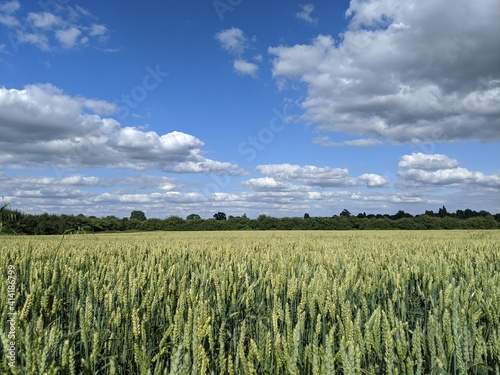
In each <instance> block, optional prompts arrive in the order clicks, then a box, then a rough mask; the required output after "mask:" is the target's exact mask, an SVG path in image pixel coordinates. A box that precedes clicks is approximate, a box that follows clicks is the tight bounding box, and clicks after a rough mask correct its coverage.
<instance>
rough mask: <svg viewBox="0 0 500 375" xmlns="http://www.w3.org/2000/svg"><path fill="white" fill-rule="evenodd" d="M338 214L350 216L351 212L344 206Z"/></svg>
mask: <svg viewBox="0 0 500 375" xmlns="http://www.w3.org/2000/svg"><path fill="white" fill-rule="evenodd" d="M340 216H345V217H349V216H351V213H350V212H349V211H348V210H347V209H345V208H344V209H343V210H342V212H341V213H340Z"/></svg>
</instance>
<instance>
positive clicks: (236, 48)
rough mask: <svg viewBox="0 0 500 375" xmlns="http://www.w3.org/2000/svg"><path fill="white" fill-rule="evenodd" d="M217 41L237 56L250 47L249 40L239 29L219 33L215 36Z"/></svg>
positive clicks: (234, 28)
mask: <svg viewBox="0 0 500 375" xmlns="http://www.w3.org/2000/svg"><path fill="white" fill-rule="evenodd" d="M215 39H216V40H218V41H219V43H220V44H221V46H222V48H224V49H225V50H226V51H228V52H230V53H233V54H236V55H239V54H241V53H242V52H243V51H244V50H245V49H246V48H247V46H248V39H247V37H246V36H245V34H244V33H243V30H241V29H239V28H237V27H233V28H231V29H225V30H222V31H219V32H218V33H217V34H215Z"/></svg>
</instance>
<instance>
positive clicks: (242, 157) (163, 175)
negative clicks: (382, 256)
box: [0, 0, 500, 218]
mask: <svg viewBox="0 0 500 375" xmlns="http://www.w3.org/2000/svg"><path fill="white" fill-rule="evenodd" d="M498 19H500V4H499V3H498V1H496V0H480V1H476V2H470V1H465V0H458V1H456V0H454V1H451V0H443V1H440V2H436V1H430V0H428V1H417V0H408V1H405V2H400V1H396V0H372V1H361V0H352V1H350V2H349V1H331V2H311V3H305V2H301V1H287V2H278V1H245V0H220V1H168V2H166V1H157V0H155V1H148V2H141V3H139V2H134V1H125V2H118V1H106V2H102V1H101V2H98V1H85V2H78V1H70V0H40V1H36V2H28V1H21V0H19V1H18V0H13V1H0V196H1V197H3V199H4V200H5V201H7V202H10V203H11V205H12V207H13V208H16V209H19V210H21V211H24V212H31V213H42V212H49V213H73V214H78V213H84V214H86V215H96V216H107V215H117V216H119V217H124V216H128V215H129V214H130V212H131V211H132V210H142V211H144V212H145V213H146V216H148V217H159V218H164V217H168V216H170V215H178V216H181V217H185V216H187V215H188V214H190V213H197V214H200V215H201V216H202V217H206V218H207V217H211V216H212V215H213V213H215V212H217V211H224V212H226V213H227V214H228V215H234V216H238V215H242V214H243V213H246V214H247V215H248V216H249V217H257V216H258V215H259V214H267V215H272V216H279V217H282V216H302V215H303V214H304V213H305V212H307V213H309V214H310V215H311V216H331V215H334V214H338V213H340V212H341V211H342V210H343V209H344V208H346V209H348V210H349V211H351V212H352V213H358V212H366V213H395V212H397V211H398V210H404V211H406V212H410V213H414V214H416V213H422V212H423V211H425V210H427V209H432V210H437V209H438V208H439V207H441V206H442V205H445V206H446V207H447V208H448V210H449V211H454V210H456V209H465V208H471V209H475V210H482V209H485V210H488V211H490V212H492V213H496V212H500V194H499V193H500V168H499V163H498V160H500V158H499V157H500V151H499V150H500V148H499V141H500V49H499V48H498V46H499V44H500V36H499V35H500V24H499V23H498Z"/></svg>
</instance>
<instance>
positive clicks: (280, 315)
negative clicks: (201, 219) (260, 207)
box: [0, 230, 500, 375]
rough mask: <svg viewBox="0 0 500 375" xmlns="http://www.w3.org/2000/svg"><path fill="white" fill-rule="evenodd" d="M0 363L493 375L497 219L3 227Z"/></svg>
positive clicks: (53, 367)
mask: <svg viewBox="0 0 500 375" xmlns="http://www.w3.org/2000/svg"><path fill="white" fill-rule="evenodd" d="M0 254H1V257H0V264H1V267H0V270H1V271H2V277H3V280H2V283H1V284H0V285H1V286H0V293H1V294H0V302H1V305H0V306H1V308H0V313H1V320H2V324H0V335H1V348H2V349H1V352H0V373H2V374H30V375H31V374H193V375H194V374H374V375H375V374H500V231H494V230H492V231H363V232H360V231H356V232H354V231H346V232H341V231H335V232H327V231H321V232H306V231H300V232H196V233H195V232H149V233H133V234H101V235H94V234H76V235H67V236H65V237H64V239H63V240H62V241H61V236H51V237H49V236H39V237H27V236H2V237H0Z"/></svg>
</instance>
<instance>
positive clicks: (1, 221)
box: [0, 207, 500, 235]
mask: <svg viewBox="0 0 500 375" xmlns="http://www.w3.org/2000/svg"><path fill="white" fill-rule="evenodd" d="M499 228H500V214H495V215H492V214H490V213H489V212H486V211H479V212H476V211H473V210H470V209H467V210H457V211H456V212H454V213H448V212H447V211H446V208H445V207H442V208H440V209H439V211H438V212H436V213H434V212H433V211H426V212H425V213H424V214H421V215H416V216H413V215H411V214H409V213H406V212H404V211H398V212H397V213H396V214H394V215H387V214H386V215H380V214H379V215H374V214H369V215H367V214H366V213H360V214H358V215H356V216H355V215H351V213H350V212H349V211H347V210H343V211H342V212H341V213H340V214H339V215H333V216H332V217H311V216H310V215H309V214H307V213H306V214H304V217H285V218H275V217H271V216H266V215H260V216H259V217H258V218H257V219H249V218H247V217H246V215H243V216H242V217H239V216H236V217H234V216H229V217H226V214H225V213H223V212H218V213H216V214H214V216H213V218H210V219H202V218H201V217H200V216H199V215H197V214H191V215H189V216H187V217H186V218H185V219H183V218H181V217H178V216H170V217H168V218H166V219H156V218H150V219H147V218H146V215H145V214H144V213H143V212H142V211H133V212H132V213H131V216H130V217H128V218H121V219H120V218H117V217H116V216H106V217H100V218H99V217H95V216H85V215H82V214H80V215H53V214H52V215H51V214H47V213H44V214H40V215H33V214H24V213H22V212H19V211H12V210H3V211H2V212H0V232H1V233H4V234H5V233H7V234H9V233H10V234H30V235H35V234H64V233H92V232H94V233H95V232H123V231H215V230H351V229H357V230H370V229H371V230H374V229H405V230H418V229H422V230H423V229H499Z"/></svg>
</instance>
